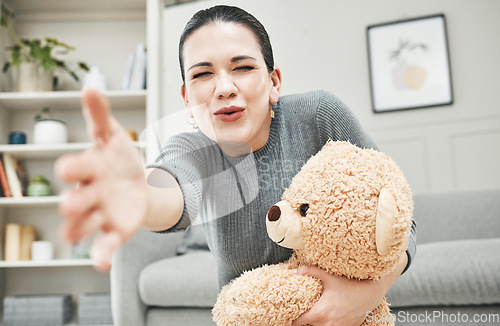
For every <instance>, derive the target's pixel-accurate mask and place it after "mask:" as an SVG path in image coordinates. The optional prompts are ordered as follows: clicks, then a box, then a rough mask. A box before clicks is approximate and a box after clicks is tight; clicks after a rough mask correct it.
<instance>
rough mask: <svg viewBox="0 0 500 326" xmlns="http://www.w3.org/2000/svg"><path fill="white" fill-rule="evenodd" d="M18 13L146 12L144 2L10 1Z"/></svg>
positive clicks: (142, 0) (111, 0) (86, 0)
mask: <svg viewBox="0 0 500 326" xmlns="http://www.w3.org/2000/svg"><path fill="white" fill-rule="evenodd" d="M8 2H9V4H11V7H13V9H15V10H16V11H21V12H23V11H26V12H32V11H37V12H40V11H41V12H47V11H54V10H56V11H63V12H65V11H76V12H80V11H89V10H93V11H97V10H117V8H118V9H121V10H142V11H145V10H146V2H145V1H144V0H106V1H102V0H85V1H60V0H44V1H40V0H11V1H8Z"/></svg>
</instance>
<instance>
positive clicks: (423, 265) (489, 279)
mask: <svg viewBox="0 0 500 326" xmlns="http://www.w3.org/2000/svg"><path fill="white" fill-rule="evenodd" d="M499 252H500V239H479V240H460V241H446V242H435V243H428V244H423V245H418V246H417V255H416V257H415V260H414V261H413V263H412V265H411V267H410V268H409V269H408V271H407V272H406V273H405V274H403V275H401V277H400V278H399V279H398V281H397V282H396V284H394V286H393V287H392V288H391V290H390V291H389V293H388V294H387V300H388V301H389V302H390V303H391V305H392V306H394V307H405V306H438V305H479V304H498V303H500V259H499V254H498V253H499Z"/></svg>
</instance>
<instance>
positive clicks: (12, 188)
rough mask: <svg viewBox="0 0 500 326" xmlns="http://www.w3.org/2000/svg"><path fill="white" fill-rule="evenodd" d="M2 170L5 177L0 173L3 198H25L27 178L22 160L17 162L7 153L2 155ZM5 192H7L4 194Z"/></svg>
mask: <svg viewBox="0 0 500 326" xmlns="http://www.w3.org/2000/svg"><path fill="white" fill-rule="evenodd" d="M2 155H3V160H2V161H3V170H4V172H5V175H4V176H3V177H2V176H1V174H2V171H0V181H1V182H2V188H3V190H4V193H6V194H7V195H6V196H5V197H16V198H20V197H23V196H27V192H28V191H27V189H28V176H27V174H26V169H25V167H24V163H23V161H22V160H19V159H17V158H15V157H13V156H12V155H10V154H9V153H3V154H2ZM6 190H7V192H6Z"/></svg>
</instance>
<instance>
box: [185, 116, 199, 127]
mask: <svg viewBox="0 0 500 326" xmlns="http://www.w3.org/2000/svg"><path fill="white" fill-rule="evenodd" d="M186 120H187V123H188V124H189V126H190V128H191V131H196V130H197V129H198V125H197V124H196V121H195V120H194V117H193V115H192V114H190V112H188V113H187V114H186Z"/></svg>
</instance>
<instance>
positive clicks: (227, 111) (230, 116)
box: [214, 106, 245, 122]
mask: <svg viewBox="0 0 500 326" xmlns="http://www.w3.org/2000/svg"><path fill="white" fill-rule="evenodd" d="M243 111H245V108H242V107H239V106H229V107H224V108H222V109H220V110H218V111H217V112H215V113H214V116H215V117H216V118H217V119H219V120H221V121H222V122H233V121H236V120H238V119H239V118H241V116H242V115H243Z"/></svg>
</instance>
